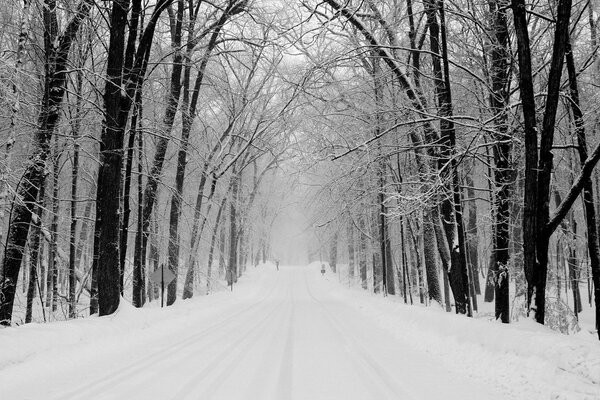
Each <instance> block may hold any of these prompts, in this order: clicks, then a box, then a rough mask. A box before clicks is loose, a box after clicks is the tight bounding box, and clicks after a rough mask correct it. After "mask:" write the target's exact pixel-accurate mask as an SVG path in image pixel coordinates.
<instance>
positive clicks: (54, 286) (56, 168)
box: [48, 136, 61, 312]
mask: <svg viewBox="0 0 600 400" xmlns="http://www.w3.org/2000/svg"><path fill="white" fill-rule="evenodd" d="M54 151H55V154H54V155H53V157H52V164H53V166H52V222H51V224H50V251H49V253H50V258H49V263H48V271H49V273H50V276H51V278H50V279H49V281H50V288H49V290H48V294H50V292H52V301H51V305H52V312H55V311H56V310H57V308H58V213H59V211H60V203H59V202H60V200H59V198H58V195H59V186H58V182H59V175H60V159H61V157H60V155H61V154H60V150H59V148H58V137H57V136H54Z"/></svg>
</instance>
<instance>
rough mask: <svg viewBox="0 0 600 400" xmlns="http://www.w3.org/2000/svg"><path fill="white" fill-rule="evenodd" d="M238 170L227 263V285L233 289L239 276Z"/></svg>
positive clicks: (230, 222)
mask: <svg viewBox="0 0 600 400" xmlns="http://www.w3.org/2000/svg"><path fill="white" fill-rule="evenodd" d="M237 174H238V172H237V171H236V170H235V168H234V171H233V175H234V178H233V184H232V186H231V192H230V193H231V197H230V200H229V263H228V265H227V286H229V287H231V290H233V283H234V282H235V281H236V277H237V242H238V241H237V229H238V228H237V223H238V221H237V217H238V215H237V214H238V211H237V207H238V204H237V200H238V192H239V183H240V182H239V179H240V176H239V175H237Z"/></svg>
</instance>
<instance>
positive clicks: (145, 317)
mask: <svg viewBox="0 0 600 400" xmlns="http://www.w3.org/2000/svg"><path fill="white" fill-rule="evenodd" d="M264 268H265V269H267V268H270V266H265V267H264ZM273 269H275V267H274V266H273ZM273 277H274V275H273V274H264V273H261V267H260V266H259V267H258V268H256V269H254V268H252V269H248V273H247V274H246V275H245V276H243V277H242V278H241V279H240V280H239V281H238V284H236V285H235V286H234V292H235V296H232V295H231V293H230V292H229V291H220V292H218V293H215V294H212V295H210V296H200V297H198V296H197V297H194V298H192V299H190V300H185V301H182V300H178V301H177V303H175V304H174V305H173V306H171V307H165V308H160V300H159V301H158V302H156V301H154V302H152V303H148V304H146V306H145V307H144V308H142V309H136V308H134V307H133V306H132V305H131V304H130V303H129V302H128V301H127V300H125V299H123V298H121V302H120V306H119V309H118V310H117V312H115V313H114V314H113V315H109V316H104V317H98V316H91V317H88V318H82V319H77V320H70V321H58V322H53V323H48V324H37V323H32V324H27V325H21V326H18V327H12V328H4V329H0V387H2V384H1V383H2V381H3V379H7V380H8V379H10V377H9V375H10V376H12V377H17V376H18V375H19V373H23V377H27V376H28V374H27V371H20V370H21V368H20V367H21V364H22V365H23V367H24V368H25V366H26V368H31V367H32V366H34V367H39V368H40V369H44V368H45V369H47V368H48V366H50V365H57V366H58V365H66V364H73V363H75V364H76V363H78V362H79V361H80V360H81V361H83V360H86V359H90V358H93V357H94V356H95V355H97V354H104V353H106V352H107V351H110V352H113V353H115V354H118V353H120V352H122V351H125V350H127V349H128V348H130V346H133V345H135V346H139V345H140V344H144V343H153V342H156V341H157V340H158V339H160V338H164V337H168V336H169V335H171V334H173V332H180V331H181V328H182V327H184V328H185V327H190V331H194V330H196V329H198V327H199V326H200V327H201V326H203V325H205V324H206V323H208V322H211V321H215V320H218V319H219V316H221V315H227V314H228V313H230V312H232V311H231V310H232V309H237V308H239V304H240V301H242V302H243V301H244V299H250V298H253V297H255V296H257V295H258V296H260V294H258V293H257V291H259V290H260V289H261V288H263V287H265V285H266V286H269V282H266V281H267V280H269V279H273ZM192 328H194V329H192ZM74 350H76V351H74ZM73 354H77V359H73ZM9 367H10V374H9V373H7V371H6V370H7V369H9Z"/></svg>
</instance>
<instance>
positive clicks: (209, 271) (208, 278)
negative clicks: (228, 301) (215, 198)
mask: <svg viewBox="0 0 600 400" xmlns="http://www.w3.org/2000/svg"><path fill="white" fill-rule="evenodd" d="M226 201H227V196H223V199H222V200H221V203H220V204H219V210H218V211H217V216H216V218H215V226H214V227H213V231H212V235H211V237H210V248H209V249H208V262H207V268H206V292H207V294H208V293H210V290H211V287H212V264H213V258H214V251H215V243H216V241H217V232H218V231H219V226H220V223H221V215H222V214H223V209H224V208H225V202H226Z"/></svg>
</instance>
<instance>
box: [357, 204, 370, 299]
mask: <svg viewBox="0 0 600 400" xmlns="http://www.w3.org/2000/svg"><path fill="white" fill-rule="evenodd" d="M365 229H366V224H365V216H364V214H363V212H362V210H361V211H359V214H358V271H359V273H360V283H361V286H362V288H363V289H365V290H366V289H368V283H367V235H366V233H365Z"/></svg>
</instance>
